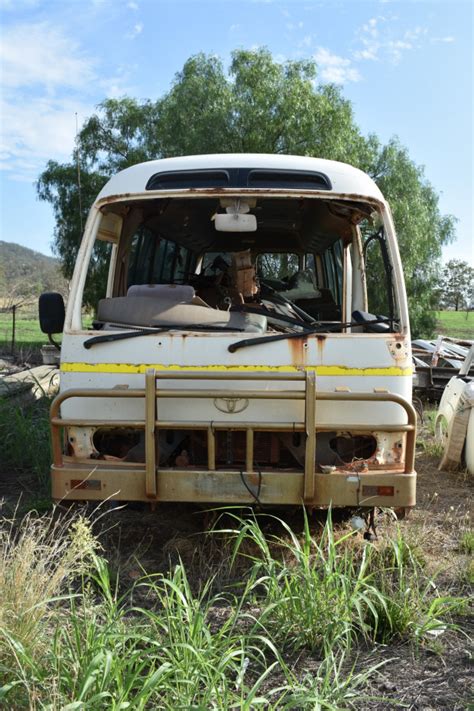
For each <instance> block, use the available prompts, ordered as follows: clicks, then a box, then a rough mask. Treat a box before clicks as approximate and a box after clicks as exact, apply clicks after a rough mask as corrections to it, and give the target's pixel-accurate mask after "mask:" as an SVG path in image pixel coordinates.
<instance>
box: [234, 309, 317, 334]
mask: <svg viewBox="0 0 474 711" xmlns="http://www.w3.org/2000/svg"><path fill="white" fill-rule="evenodd" d="M231 311H232V312H234V311H235V312H236V313H247V314H257V315H259V316H266V318H268V319H269V320H271V321H281V322H282V323H285V324H286V323H287V324H288V325H289V326H297V327H298V328H301V329H304V330H306V331H307V330H311V325H310V324H309V323H307V322H306V321H298V319H296V318H292V317H291V316H286V315H285V314H281V313H279V312H278V311H271V310H270V309H267V308H265V307H264V306H249V305H248V304H243V305H241V306H232V308H231ZM315 323H316V322H315ZM315 323H313V327H314V325H315Z"/></svg>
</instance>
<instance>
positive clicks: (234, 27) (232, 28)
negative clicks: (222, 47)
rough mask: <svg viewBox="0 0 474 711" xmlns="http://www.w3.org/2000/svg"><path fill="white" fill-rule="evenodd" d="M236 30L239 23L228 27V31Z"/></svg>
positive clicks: (238, 27)
mask: <svg viewBox="0 0 474 711" xmlns="http://www.w3.org/2000/svg"><path fill="white" fill-rule="evenodd" d="M237 30H240V25H239V24H236V25H231V26H230V27H229V31H230V32H237Z"/></svg>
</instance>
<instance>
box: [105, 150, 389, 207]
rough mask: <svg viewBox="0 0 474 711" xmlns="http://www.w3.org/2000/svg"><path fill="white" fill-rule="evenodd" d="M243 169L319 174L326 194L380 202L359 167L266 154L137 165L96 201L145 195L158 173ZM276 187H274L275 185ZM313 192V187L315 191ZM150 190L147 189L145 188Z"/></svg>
mask: <svg viewBox="0 0 474 711" xmlns="http://www.w3.org/2000/svg"><path fill="white" fill-rule="evenodd" d="M226 168H228V169H229V170H230V169H232V168H242V169H250V170H259V169H260V170H269V171H302V172H306V173H319V174H322V175H324V176H326V177H327V178H328V181H329V186H330V188H329V189H327V192H328V193H329V194H331V193H338V194H344V195H348V196H349V195H350V196H355V195H357V196H362V197H367V198H375V199H376V200H380V201H383V200H384V198H383V195H382V193H381V192H380V190H379V188H378V187H377V185H376V184H375V183H374V181H373V180H372V179H371V178H369V176H368V175H367V174H366V173H364V172H363V171H361V170H359V169H358V168H354V167H353V166H351V165H348V164H347V163H340V162H338V161H332V160H325V159H323V158H311V157H308V156H290V155H273V154H266V153H218V154H215V155H197V156H182V157H179V158H163V159H161V160H152V161H147V162H146V163H138V164H137V165H134V166H132V167H130V168H126V169H125V170H122V171H120V172H119V173H117V174H116V175H114V176H113V177H112V178H111V179H110V180H109V181H108V182H107V183H106V185H105V186H104V187H103V188H102V190H101V192H100V193H99V196H98V198H97V200H102V199H104V198H111V197H113V196H115V195H117V196H118V195H122V196H123V195H124V194H130V195H133V194H135V193H144V192H145V191H146V190H147V184H148V181H149V180H150V179H151V178H153V176H156V175H157V174H159V173H162V172H163V173H168V172H174V171H176V172H179V171H203V170H212V169H222V170H223V169H226ZM275 187H277V186H275ZM315 189H316V188H315ZM148 190H149V188H148Z"/></svg>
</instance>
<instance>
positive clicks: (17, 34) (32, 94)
mask: <svg viewBox="0 0 474 711" xmlns="http://www.w3.org/2000/svg"><path fill="white" fill-rule="evenodd" d="M0 61H1V63H2V68H3V73H2V80H3V86H2V94H1V100H0V114H1V117H2V120H1V122H0V156H1V160H0V167H1V169H2V170H5V171H7V172H8V175H9V177H10V178H11V179H15V180H27V181H29V182H31V181H32V180H34V179H35V178H36V177H37V175H38V173H39V171H40V170H41V169H42V168H43V167H44V164H45V162H46V161H47V160H48V159H50V158H51V159H55V160H60V161H61V160H68V159H69V158H70V155H71V151H72V149H73V147H74V140H75V133H76V113H77V114H78V123H79V126H80V125H81V124H82V123H83V121H84V119H85V118H86V116H89V115H90V114H91V113H92V112H93V110H94V103H95V101H94V98H95V96H96V93H97V88H98V87H100V89H102V90H103V92H104V93H105V94H106V95H107V96H109V97H117V96H123V94H124V93H126V92H127V89H128V87H127V86H126V84H125V82H126V81H127V79H128V76H129V71H130V68H129V67H127V68H125V67H122V68H120V67H118V68H117V69H116V72H115V75H113V76H107V75H103V74H101V73H100V72H99V66H98V62H97V61H96V60H95V59H94V58H93V57H91V56H88V55H86V54H85V53H84V52H82V50H81V47H80V46H79V44H78V43H77V42H76V41H75V40H74V39H72V38H70V37H68V36H67V35H66V34H65V32H64V31H63V30H62V29H60V28H58V27H54V26H53V25H51V24H50V23H36V24H34V23H28V24H20V25H14V26H11V27H10V28H6V29H4V32H3V44H2V46H1V48H0ZM93 97H94V98H93Z"/></svg>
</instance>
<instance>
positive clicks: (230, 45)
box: [0, 0, 474, 263]
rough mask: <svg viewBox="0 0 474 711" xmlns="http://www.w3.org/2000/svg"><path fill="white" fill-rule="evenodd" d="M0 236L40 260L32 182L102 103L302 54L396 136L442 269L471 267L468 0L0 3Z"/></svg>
mask: <svg viewBox="0 0 474 711" xmlns="http://www.w3.org/2000/svg"><path fill="white" fill-rule="evenodd" d="M0 9H1V25H2V42H1V45H0V63H1V84H2V93H1V103H2V105H1V112H0V121H1V123H0V140H1V168H2V169H1V174H0V179H1V185H0V198H1V206H0V207H1V232H0V238H1V239H3V240H6V241H12V242H18V243H20V244H23V245H25V246H28V247H30V248H32V249H36V250H38V251H40V252H44V253H46V254H48V253H50V244H51V241H52V232H53V227H54V221H53V215H52V210H51V207H50V206H49V205H48V204H45V203H40V202H39V201H38V200H37V198H36V192H35V188H34V181H35V179H36V178H37V176H38V175H39V173H40V172H41V170H42V169H43V168H44V166H45V164H46V161H47V160H48V159H50V158H53V159H55V160H59V161H66V160H68V159H69V158H70V155H71V150H72V147H73V143H74V134H75V121H76V119H75V114H76V113H77V114H78V117H79V123H82V121H83V120H84V118H85V117H87V116H89V115H90V114H91V113H92V112H93V111H94V107H95V106H96V105H97V104H98V103H99V102H100V101H101V100H103V99H104V98H105V97H120V96H123V95H130V96H134V97H137V98H143V99H145V98H151V99H155V98H156V97H157V96H159V95H161V94H162V93H163V92H165V91H167V89H168V88H169V86H170V83H171V82H172V80H173V77H174V75H175V73H176V72H177V71H179V70H180V69H181V67H182V66H183V63H184V62H185V60H186V59H187V58H188V57H189V56H190V55H192V54H195V53H196V52H200V51H204V52H206V53H214V54H218V55H220V56H221V57H222V58H223V60H224V61H225V62H228V61H229V57H230V52H231V51H232V50H233V49H236V48H240V47H244V48H252V47H258V46H267V47H268V48H269V49H270V50H271V51H272V53H273V55H274V56H275V58H277V59H278V60H279V61H284V60H285V59H298V58H303V57H313V58H315V59H316V61H317V63H318V66H319V80H320V81H323V82H327V81H333V82H336V83H338V84H339V85H341V86H342V88H343V92H344V95H345V96H346V97H347V98H349V99H350V100H351V101H352V103H353V107H354V114H355V119H356V121H357V122H358V124H359V125H360V127H361V129H362V130H363V132H364V133H369V132H375V133H376V134H377V135H378V136H379V137H380V138H381V139H382V140H383V141H386V140H388V139H389V138H390V137H391V136H393V135H397V136H398V137H399V138H400V140H401V142H402V143H403V144H404V145H406V146H407V147H408V149H409V153H410V155H411V157H412V158H413V159H414V160H415V161H416V162H417V163H418V164H421V165H423V166H425V171H426V176H427V178H428V179H429V180H430V181H431V183H432V184H433V185H434V187H435V188H436V190H437V191H438V192H439V193H440V194H441V198H440V206H441V209H442V211H443V212H446V213H451V214H454V215H455V216H456V217H457V218H458V220H459V221H458V224H457V241H456V243H455V244H453V245H451V246H450V247H449V248H447V249H446V250H445V255H444V256H445V259H449V258H451V257H457V258H462V259H467V260H469V261H471V262H473V263H474V249H473V236H472V235H473V224H472V223H473V219H472V218H473V209H472V196H473V192H474V191H473V54H472V46H473V22H472V20H473V3H472V2H471V0H451V1H449V2H448V1H446V2H445V1H441V0H440V1H437V0H430V1H428V0H426V1H425V2H414V1H412V0H405V1H404V2H397V1H395V0H394V1H393V2H392V1H391V0H375V1H373V2H369V1H363V0H359V1H358V0H341V1H340V2H338V1H337V0H333V1H332V2H319V1H315V0H286V1H285V0H240V1H239V2H235V1H234V0H227V1H226V0H221V1H218V0H207V1H205V2H203V1H201V0H194V1H192V0H191V1H190V0H174V2H173V1H172V0H49V1H47V0H0Z"/></svg>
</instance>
